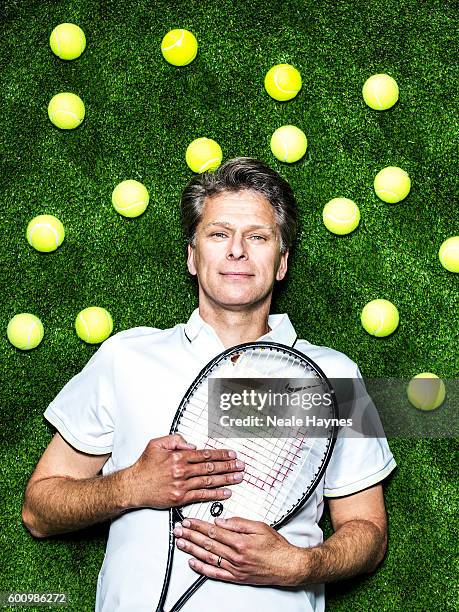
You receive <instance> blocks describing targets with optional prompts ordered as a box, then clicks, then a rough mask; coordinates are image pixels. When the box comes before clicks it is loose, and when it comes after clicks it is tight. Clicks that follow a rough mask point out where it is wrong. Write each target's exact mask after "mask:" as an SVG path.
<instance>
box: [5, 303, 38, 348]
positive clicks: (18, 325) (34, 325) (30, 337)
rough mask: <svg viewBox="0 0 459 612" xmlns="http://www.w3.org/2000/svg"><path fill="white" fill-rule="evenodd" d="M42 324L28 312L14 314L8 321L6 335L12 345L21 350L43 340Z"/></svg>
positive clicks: (33, 346)
mask: <svg viewBox="0 0 459 612" xmlns="http://www.w3.org/2000/svg"><path fill="white" fill-rule="evenodd" d="M43 333H44V332H43V324H42V322H41V321H40V319H39V318H38V317H36V316H35V315H33V314H30V312H22V313H21V314H17V315H14V317H13V318H12V319H11V320H10V322H9V323H8V327H7V330H6V335H7V336H8V340H9V341H10V342H11V344H12V345H13V346H15V347H16V348H18V349H21V350H23V351H28V350H30V349H33V348H35V347H36V346H38V345H39V344H40V342H41V341H42V340H43Z"/></svg>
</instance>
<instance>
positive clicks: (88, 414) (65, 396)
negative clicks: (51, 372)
mask: <svg viewBox="0 0 459 612" xmlns="http://www.w3.org/2000/svg"><path fill="white" fill-rule="evenodd" d="M113 353H114V337H112V338H109V339H108V340H106V341H105V342H104V343H103V344H102V345H101V346H100V347H99V349H98V350H97V351H96V352H95V353H94V355H93V356H92V357H91V359H90V360H89V361H88V363H87V364H86V365H85V367H84V368H83V369H82V370H81V372H80V373H79V374H77V375H76V376H74V377H73V378H72V379H71V380H69V382H68V383H67V384H66V385H65V386H64V387H63V389H62V390H61V391H60V392H59V393H58V394H57V396H56V397H55V398H54V400H53V401H52V402H51V403H50V404H49V406H48V407H47V409H46V410H45V413H44V416H45V418H46V419H47V420H48V421H49V422H50V423H51V424H52V425H54V427H55V428H56V429H57V430H58V431H59V433H60V434H61V436H62V437H63V438H64V439H65V440H66V441H67V442H68V443H69V444H71V445H72V446H73V447H75V448H76V449H78V450H80V451H82V452H85V453H90V454H92V455H103V454H106V453H110V452H111V451H112V448H113V432H114V426H115V408H116V402H115V399H116V396H115V389H114V382H113V381H114V377H113Z"/></svg>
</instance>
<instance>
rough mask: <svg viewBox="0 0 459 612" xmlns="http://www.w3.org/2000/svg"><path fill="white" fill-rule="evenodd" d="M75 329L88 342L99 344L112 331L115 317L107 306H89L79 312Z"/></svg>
mask: <svg viewBox="0 0 459 612" xmlns="http://www.w3.org/2000/svg"><path fill="white" fill-rule="evenodd" d="M75 329H76V333H77V335H78V337H79V338H81V339H82V340H84V341H85V342H87V343H88V344H99V342H103V341H104V340H106V339H107V338H108V337H109V336H110V334H111V333H112V331H113V319H112V317H111V315H110V313H109V312H108V310H105V308H100V307H99V306H89V308H85V309H84V310H82V311H81V312H79V313H78V316H77V318H76V320H75Z"/></svg>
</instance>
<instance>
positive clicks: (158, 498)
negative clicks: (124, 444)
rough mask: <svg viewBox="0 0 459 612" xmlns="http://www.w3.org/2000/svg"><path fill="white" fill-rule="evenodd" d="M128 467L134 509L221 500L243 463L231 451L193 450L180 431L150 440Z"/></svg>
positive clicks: (238, 480)
mask: <svg viewBox="0 0 459 612" xmlns="http://www.w3.org/2000/svg"><path fill="white" fill-rule="evenodd" d="M128 469H129V481H130V488H131V491H132V499H131V504H132V507H134V508H139V507H144V506H146V507H150V508H170V507H172V506H183V505H185V504H191V503H194V502H202V501H210V500H222V499H227V498H228V497H230V495H231V490H230V489H225V488H223V489H219V488H217V487H223V486H225V485H234V484H237V483H239V482H241V481H242V478H243V473H242V472H243V470H244V462H243V461H239V460H237V459H236V453H235V452H234V451H230V450H211V449H203V450H196V446H194V445H193V444H188V443H187V442H186V440H185V439H184V438H183V437H182V436H181V435H180V434H174V435H170V436H164V437H162V438H154V439H152V440H150V441H149V443H148V444H147V446H146V448H145V450H144V451H143V453H142V455H141V456H140V457H139V459H138V460H137V461H136V462H135V463H134V464H133V465H132V466H131V468H128Z"/></svg>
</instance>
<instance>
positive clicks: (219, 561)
mask: <svg viewBox="0 0 459 612" xmlns="http://www.w3.org/2000/svg"><path fill="white" fill-rule="evenodd" d="M221 564H222V557H218V559H217V567H221Z"/></svg>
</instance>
